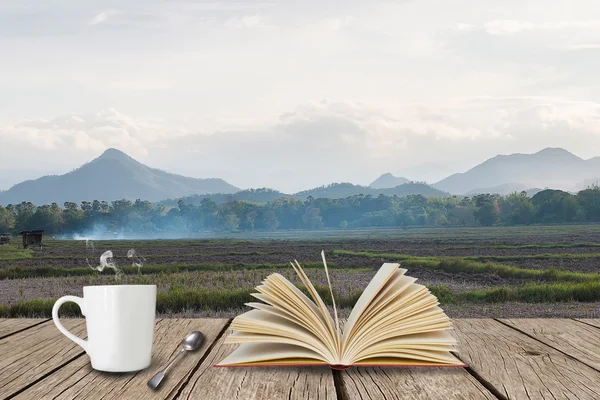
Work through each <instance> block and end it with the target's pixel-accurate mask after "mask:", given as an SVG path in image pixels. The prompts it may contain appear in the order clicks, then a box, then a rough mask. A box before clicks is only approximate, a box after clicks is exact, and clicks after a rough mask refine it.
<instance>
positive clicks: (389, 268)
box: [342, 263, 400, 349]
mask: <svg viewBox="0 0 600 400" xmlns="http://www.w3.org/2000/svg"><path fill="white" fill-rule="evenodd" d="M399 266H400V264H390V263H385V264H383V265H382V266H381V268H379V271H377V273H376V274H375V276H374V277H373V279H372V280H371V282H369V285H368V286H367V288H366V289H365V290H364V292H363V293H362V295H361V296H360V298H359V299H358V301H357V302H356V304H355V305H354V308H353V309H352V312H351V313H350V316H349V317H348V320H347V321H346V325H345V326H344V333H343V335H342V349H345V348H346V346H347V344H348V341H349V340H350V338H351V336H352V333H353V329H354V325H355V324H356V322H357V321H358V319H359V317H360V316H361V315H362V313H363V312H364V310H365V308H366V307H367V306H368V305H369V303H371V301H373V299H374V298H375V296H376V295H377V294H378V293H379V291H380V290H381V288H382V287H383V286H384V285H385V283H386V282H387V281H388V280H389V279H390V278H391V277H392V276H393V274H394V273H395V272H396V270H397V269H398V267H399Z"/></svg>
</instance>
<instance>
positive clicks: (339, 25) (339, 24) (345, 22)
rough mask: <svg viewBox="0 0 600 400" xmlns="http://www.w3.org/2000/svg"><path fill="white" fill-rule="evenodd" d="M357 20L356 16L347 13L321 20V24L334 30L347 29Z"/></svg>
mask: <svg viewBox="0 0 600 400" xmlns="http://www.w3.org/2000/svg"><path fill="white" fill-rule="evenodd" d="M355 21H356V18H355V17H353V16H351V15H346V16H343V17H336V18H325V19H323V20H321V24H322V25H323V26H324V27H325V28H326V29H329V30H332V31H339V30H341V29H346V28H349V27H351V26H352V25H353V24H354V22H355Z"/></svg>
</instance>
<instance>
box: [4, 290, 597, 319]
mask: <svg viewBox="0 0 600 400" xmlns="http://www.w3.org/2000/svg"><path fill="white" fill-rule="evenodd" d="M301 289H302V290H303V291H304V292H305V293H306V290H305V289H304V288H301ZM316 289H317V291H318V292H319V294H320V295H321V296H322V298H323V300H324V301H325V303H326V304H331V296H330V295H329V289H328V288H327V287H325V286H317V287H316ZM430 290H431V292H432V293H433V294H434V295H435V296H437V298H438V299H439V301H440V303H441V304H442V306H443V305H445V304H464V303H476V304H479V303H503V302H521V303H555V302H572V301H577V302H595V301H600V282H580V283H551V284H543V285H538V284H527V285H523V286H516V287H499V288H493V289H486V290H472V291H465V292H454V291H452V290H451V289H450V288H448V287H447V286H432V287H430ZM254 291H255V290H254V289H253V288H248V289H235V290H231V289H218V290H206V289H195V290H185V289H174V290H170V291H168V292H164V293H159V294H158V296H157V303H156V311H157V312H158V313H160V314H168V313H177V312H185V311H194V310H196V311H202V310H210V311H227V310H233V309H241V308H243V307H244V304H245V303H247V302H249V301H253V298H252V297H251V296H250V295H251V293H254ZM360 294H361V292H360V291H357V292H355V293H352V294H350V295H348V296H344V297H341V296H338V295H336V294H334V295H335V297H336V302H337V303H338V305H339V307H341V308H349V307H352V306H353V305H354V304H355V303H356V301H357V300H358V298H359V297H360ZM55 301H56V299H33V300H24V301H21V302H18V303H13V304H8V305H0V318H18V317H37V318H39V317H50V316H51V315H52V306H53V305H54V302H55ZM61 315H63V316H70V317H80V316H81V313H80V311H79V308H78V307H77V305H76V304H74V303H67V304H65V305H63V306H62V307H61Z"/></svg>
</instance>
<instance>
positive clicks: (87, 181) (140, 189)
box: [0, 148, 239, 205]
mask: <svg viewBox="0 0 600 400" xmlns="http://www.w3.org/2000/svg"><path fill="white" fill-rule="evenodd" d="M237 191H239V189H238V188H236V187H235V186H233V185H230V184H229V183H227V182H225V181H224V180H222V179H218V178H207V179H199V178H189V177H186V176H181V175H177V174H171V173H168V172H165V171H162V170H159V169H155V168H151V167H148V166H147V165H145V164H142V163H140V162H139V161H136V160H135V159H133V158H131V157H130V156H128V155H127V154H125V153H124V152H122V151H120V150H118V149H114V148H110V149H107V150H106V151H104V153H102V155H100V156H99V157H97V158H95V159H94V160H92V161H91V162H89V163H86V164H84V165H82V166H80V167H79V168H76V169H74V170H73V171H71V172H69V173H67V174H64V175H55V176H46V177H42V178H39V179H36V180H31V181H25V182H22V183H20V184H17V185H14V186H13V187H12V188H10V189H9V190H7V191H4V192H1V193H0V204H9V203H12V204H16V203H20V202H21V201H31V202H33V203H34V204H37V205H41V204H50V203H52V202H57V203H59V204H62V203H63V202H65V201H74V202H80V201H83V200H89V201H91V200H106V201H112V200H119V199H128V200H134V199H144V200H149V201H160V200H164V199H168V198H179V197H184V196H190V195H193V194H198V195H201V194H209V193H235V192H237Z"/></svg>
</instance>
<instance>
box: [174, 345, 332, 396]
mask: <svg viewBox="0 0 600 400" xmlns="http://www.w3.org/2000/svg"><path fill="white" fill-rule="evenodd" d="M223 341H224V337H223V338H221V339H220V340H219V341H218V342H217V343H216V344H215V347H214V348H213V350H212V351H211V352H210V354H209V355H208V357H207V358H206V359H205V360H204V362H203V363H202V365H200V368H198V370H197V371H196V372H195V373H194V375H193V376H192V377H191V379H190V381H189V383H188V384H187V385H186V386H185V387H184V388H183V391H182V392H181V394H180V396H179V397H178V399H190V400H191V399H205V400H217V399H239V400H251V399H253V400H277V399H285V400H288V399H289V400H295V399H298V400H299V399H305V400H309V399H310V400H312V399H315V400H317V399H319V400H334V399H337V396H336V392H335V386H334V382H333V374H332V372H331V369H330V368H329V367H263V368H256V367H253V368H241V367H240V368H215V367H213V365H214V364H217V363H218V362H219V361H221V360H222V359H223V358H225V357H226V356H227V355H229V353H231V352H232V351H233V350H234V349H235V348H236V347H237V345H234V344H224V343H223Z"/></svg>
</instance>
